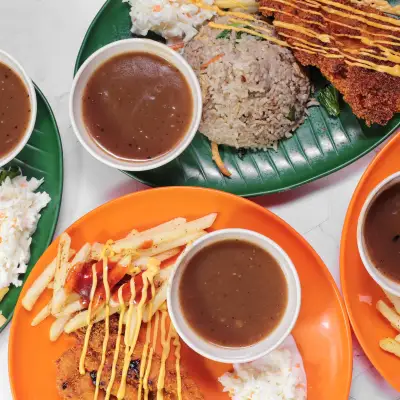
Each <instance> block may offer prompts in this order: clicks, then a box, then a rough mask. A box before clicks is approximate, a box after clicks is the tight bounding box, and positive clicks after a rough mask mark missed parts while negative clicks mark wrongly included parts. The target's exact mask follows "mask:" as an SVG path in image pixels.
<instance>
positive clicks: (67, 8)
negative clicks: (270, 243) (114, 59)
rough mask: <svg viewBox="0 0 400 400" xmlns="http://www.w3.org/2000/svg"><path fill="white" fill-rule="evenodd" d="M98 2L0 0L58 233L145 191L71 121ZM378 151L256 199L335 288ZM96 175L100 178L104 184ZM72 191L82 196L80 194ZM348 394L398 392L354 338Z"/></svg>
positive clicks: (357, 399)
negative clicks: (300, 241)
mask: <svg viewBox="0 0 400 400" xmlns="http://www.w3.org/2000/svg"><path fill="white" fill-rule="evenodd" d="M102 4H103V0H68V1H61V0H12V1H10V0H0V49H3V50H5V51H7V52H9V53H11V54H12V55H13V56H14V57H16V58H17V59H18V60H19V61H20V62H21V63H22V64H23V65H24V66H25V69H26V70H27V72H28V74H29V75H30V76H31V78H32V79H33V80H34V81H35V83H36V84H37V85H38V86H39V87H40V88H41V89H42V91H43V92H44V94H45V96H46V97H47V99H48V100H49V102H50V104H51V106H52V108H53V110H54V112H55V115H56V118H57V122H58V124H59V128H60V131H61V136H62V141H63V148H64V162H65V182H64V195H63V203H62V209H61V215H60V219H59V224H58V228H57V234H59V233H61V232H62V231H63V230H64V229H65V228H67V227H68V226H69V225H70V224H71V223H72V222H74V221H75V220H76V219H78V218H79V217H81V216H82V215H84V214H86V213H87V212H88V211H90V210H92V209H94V208H95V207H97V206H99V205H101V204H103V203H105V202H107V201H109V200H111V199H114V198H116V197H119V196H121V195H124V194H127V193H131V192H134V191H137V190H143V189H146V186H144V185H142V184H140V183H138V182H135V181H134V180H131V179H130V178H128V177H126V176H125V175H123V174H122V173H120V172H118V171H114V170H112V169H110V168H108V167H106V166H104V165H102V164H100V163H99V162H97V161H96V160H95V159H94V158H92V157H91V156H90V155H89V154H88V153H86V151H85V150H84V149H83V148H82V147H81V146H80V144H79V143H78V141H77V139H76V138H75V135H74V133H73V132H72V129H71V125H70V122H69V117H68V95H69V90H70V86H71V82H72V73H73V67H74V63H75V58H76V55H77V53H78V50H79V47H80V44H81V42H82V39H83V37H84V34H85V32H86V30H87V28H88V26H89V24H90V22H91V20H92V19H93V17H94V16H95V15H96V13H97V11H98V10H99V8H100V7H101V6H102ZM376 151H378V150H376ZM376 151H375V152H372V153H371V154H369V155H367V156H365V157H364V158H362V159H361V160H359V161H358V162H356V163H354V164H353V165H351V166H349V167H347V168H346V169H344V170H342V171H339V172H337V173H335V174H333V175H331V176H329V177H327V178H324V179H321V180H319V181H317V182H314V183H311V184H308V185H306V186H303V187H301V188H298V189H295V190H292V191H289V192H285V193H281V194H277V195H271V196H263V197H257V198H255V199H254V201H256V202H257V203H259V204H261V205H262V206H264V207H267V208H268V209H270V210H272V211H273V212H275V213H276V214H278V215H279V216H280V217H282V218H283V219H284V220H285V221H287V222H288V223H289V224H291V225H292V226H293V227H294V228H295V229H296V230H297V231H298V232H300V233H301V234H302V235H303V236H304V237H305V238H306V239H307V240H308V241H309V243H310V244H311V245H312V246H313V247H314V248H315V249H316V251H317V252H318V253H319V254H320V256H321V257H322V259H323V260H324V262H325V263H326V265H327V266H328V268H329V270H330V272H331V273H332V275H333V277H334V279H335V281H336V282H337V284H338V285H340V282H339V243H340V236H341V231H342V225H343V221H344V218H345V214H346V210H347V207H348V204H349V201H350V199H351V196H352V193H353V191H354V189H355V187H356V185H357V182H358V181H359V179H360V177H361V175H362V173H363V172H364V170H365V168H366V167H367V166H368V164H369V163H370V162H371V160H372V159H373V157H374V156H375V153H376ZM99 176H101V177H102V179H101V184H99V179H98V177H99ZM76 193H80V194H79V196H76ZM8 337H9V327H8V328H7V329H6V330H5V331H4V332H3V333H2V334H1V335H0V398H1V399H2V400H9V399H12V396H11V392H10V386H9V379H8V366H7V363H8V360H7V358H8ZM32 399H34V397H32ZM350 399H352V400H400V393H398V392H396V391H394V390H393V389H391V388H390V387H389V385H388V384H387V383H385V381H384V380H383V379H382V378H381V377H380V375H379V374H378V372H377V371H376V370H375V369H374V367H373V366H372V365H371V364H370V362H369V361H368V359H367V358H366V357H365V355H364V353H363V351H362V350H361V348H360V346H359V345H358V343H357V341H356V339H355V338H354V371H353V384H352V388H351V393H350ZM26 400H29V399H26ZM321 400H323V399H321Z"/></svg>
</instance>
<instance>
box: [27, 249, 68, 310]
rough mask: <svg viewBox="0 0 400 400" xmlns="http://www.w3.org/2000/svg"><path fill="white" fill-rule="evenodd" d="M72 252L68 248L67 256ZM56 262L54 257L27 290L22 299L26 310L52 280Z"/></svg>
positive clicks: (29, 308)
mask: <svg viewBox="0 0 400 400" xmlns="http://www.w3.org/2000/svg"><path fill="white" fill-rule="evenodd" d="M74 254H75V252H74V251H73V250H70V252H69V257H73V255H74ZM56 263H57V259H56V258H55V259H54V260H53V261H52V262H51V263H50V264H49V265H48V266H47V267H46V269H45V270H44V271H43V272H42V273H41V275H40V276H39V277H38V278H37V279H36V280H35V282H33V284H32V286H31V287H30V288H29V289H28V290H27V292H26V294H25V296H24V298H23V299H22V305H23V307H24V308H25V309H26V310H28V311H31V310H32V308H33V306H34V305H35V303H36V301H37V299H38V298H39V297H40V295H41V294H42V293H43V292H44V291H45V289H46V288H47V287H48V286H49V284H50V282H51V281H52V280H53V278H54V274H55V272H56Z"/></svg>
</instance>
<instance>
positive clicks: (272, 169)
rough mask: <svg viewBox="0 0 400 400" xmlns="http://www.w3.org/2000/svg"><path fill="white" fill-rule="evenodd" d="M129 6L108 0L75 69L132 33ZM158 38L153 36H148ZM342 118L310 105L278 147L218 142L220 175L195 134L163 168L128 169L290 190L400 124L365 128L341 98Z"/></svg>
mask: <svg viewBox="0 0 400 400" xmlns="http://www.w3.org/2000/svg"><path fill="white" fill-rule="evenodd" d="M130 29H131V20H130V17H129V6H128V5H127V4H126V3H122V0H108V1H107V2H106V3H105V5H104V6H103V8H102V9H101V10H100V12H99V13H98V14H97V16H96V18H95V19H94V21H93V23H92V24H91V26H90V28H89V30H88V32H87V34H86V37H85V39H84V41H83V44H82V47H81V50H80V52H79V55H78V59H77V62H76V67H75V73H76V72H77V70H78V69H79V67H80V66H81V65H82V63H83V62H84V61H85V60H86V59H87V58H88V57H89V56H90V55H91V54H92V53H94V52H95V51H96V50H98V49H99V48H101V47H103V46H105V45H107V44H109V43H111V42H114V41H116V40H120V39H127V38H131V37H133V36H132V34H131V32H130ZM149 37H151V38H153V39H156V40H157V39H158V40H160V38H158V37H157V36H155V35H149ZM311 80H312V81H313V83H314V85H315V87H316V89H317V90H318V89H320V88H321V87H323V86H325V85H326V84H327V82H326V80H325V79H324V78H323V77H322V76H321V74H320V73H319V71H318V70H315V69H313V70H311ZM342 106H343V107H342V112H341V114H340V118H331V117H329V116H328V114H327V113H326V112H325V110H324V109H323V108H321V107H312V108H310V117H309V118H308V119H307V120H306V121H305V122H304V124H303V125H302V126H301V127H300V128H299V129H298V130H297V131H296V134H295V135H294V136H293V137H292V138H291V139H288V140H284V141H281V142H280V145H279V149H278V151H276V152H275V151H273V150H270V151H257V152H248V153H247V154H245V155H244V157H242V158H240V157H239V156H238V153H237V152H236V150H234V149H232V148H230V147H222V151H221V155H222V158H223V160H224V161H225V163H226V165H227V167H228V168H229V170H230V171H231V172H232V177H231V178H225V177H223V176H222V175H221V174H220V172H219V171H218V169H217V167H216V166H215V164H214V163H213V161H212V158H211V151H210V144H209V141H208V139H206V138H205V137H204V136H203V135H201V134H198V135H197V136H196V138H195V140H194V141H193V143H192V144H191V146H190V147H189V148H188V149H187V150H186V151H185V152H184V153H183V154H182V155H181V156H180V157H179V158H177V159H176V160H174V161H172V162H171V163H169V164H168V165H166V166H163V167H161V168H158V169H155V170H152V171H147V172H140V173H131V172H129V173H128V172H127V174H129V175H130V176H132V177H133V178H135V179H137V180H139V181H141V182H143V183H145V184H147V185H150V186H203V187H210V188H216V189H220V190H224V191H227V192H231V193H235V194H238V195H240V196H255V195H261V194H267V193H275V192H280V191H283V190H288V189H291V188H294V187H297V186H300V185H303V184H305V183H307V182H311V181H313V180H315V179H318V178H321V177H323V176H326V175H328V174H330V173H332V172H335V171H337V170H339V169H341V168H343V167H345V166H346V165H349V164H350V163H352V162H354V161H356V160H357V159H359V158H360V157H362V156H363V155H365V154H367V153H368V152H370V151H371V150H372V149H374V148H375V147H376V146H378V145H379V144H380V143H381V142H383V141H384V140H385V139H386V138H387V137H388V136H389V135H390V134H392V133H393V132H394V131H395V130H396V128H398V127H399V126H400V115H399V114H397V115H396V116H395V117H394V118H393V119H392V120H391V121H390V122H389V123H388V124H387V125H386V126H385V127H381V126H378V125H374V126H372V127H367V126H366V125H365V123H364V122H363V121H361V120H359V119H357V118H356V117H355V116H354V115H353V113H352V112H351V109H350V107H349V106H348V105H347V104H344V102H343V101H342Z"/></svg>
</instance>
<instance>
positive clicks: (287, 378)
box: [219, 336, 307, 400]
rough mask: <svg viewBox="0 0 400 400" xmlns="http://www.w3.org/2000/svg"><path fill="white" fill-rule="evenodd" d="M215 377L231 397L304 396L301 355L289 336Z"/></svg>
mask: <svg viewBox="0 0 400 400" xmlns="http://www.w3.org/2000/svg"><path fill="white" fill-rule="evenodd" d="M219 381H220V382H221V384H222V385H223V386H224V392H228V393H229V394H230V396H231V398H232V399H233V400H306V399H307V379H306V374H305V371H304V366H303V359H302V357H301V354H300V352H299V350H298V348H297V346H296V342H295V341H294V339H293V337H292V336H289V337H288V339H286V341H285V342H284V343H283V344H282V345H281V346H280V347H279V349H277V350H275V351H273V352H272V353H270V354H268V355H267V356H265V357H262V358H260V359H258V360H256V361H253V362H250V363H246V364H235V365H234V372H231V373H226V374H224V375H223V376H222V377H221V378H219Z"/></svg>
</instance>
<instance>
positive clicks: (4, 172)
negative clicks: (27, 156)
mask: <svg viewBox="0 0 400 400" xmlns="http://www.w3.org/2000/svg"><path fill="white" fill-rule="evenodd" d="M19 175H21V170H20V169H19V168H18V167H10V168H8V169H0V185H1V184H2V183H3V182H4V181H5V180H6V178H10V179H13V178H15V177H16V176H19Z"/></svg>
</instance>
